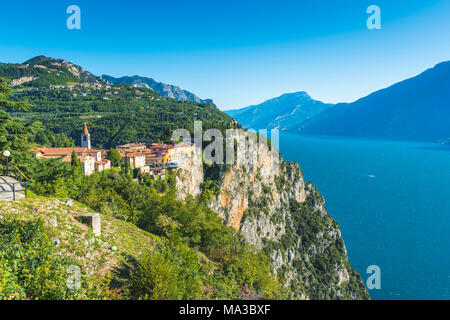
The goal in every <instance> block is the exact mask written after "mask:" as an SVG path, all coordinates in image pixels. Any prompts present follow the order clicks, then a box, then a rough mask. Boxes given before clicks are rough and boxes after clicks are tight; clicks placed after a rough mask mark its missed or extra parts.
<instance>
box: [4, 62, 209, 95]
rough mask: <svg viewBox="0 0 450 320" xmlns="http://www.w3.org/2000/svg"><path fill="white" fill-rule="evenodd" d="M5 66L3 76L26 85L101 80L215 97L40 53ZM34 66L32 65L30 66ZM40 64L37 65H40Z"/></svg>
mask: <svg viewBox="0 0 450 320" xmlns="http://www.w3.org/2000/svg"><path fill="white" fill-rule="evenodd" d="M0 66H2V67H3V68H2V69H1V70H0V76H3V77H7V78H10V79H11V80H12V84H13V85H26V86H31V87H46V86H49V85H65V84H67V83H70V82H74V83H79V82H87V83H90V84H99V83H107V82H109V83H111V84H117V83H125V84H131V85H134V86H137V87H144V88H148V89H151V90H153V91H155V92H158V93H159V94H161V95H162V96H163V97H167V98H173V99H176V100H182V101H193V102H198V103H212V102H213V101H212V100H211V99H200V98H199V97H197V96H196V95H195V94H193V93H192V92H189V91H186V90H183V89H181V88H179V87H177V86H174V85H170V84H165V83H162V82H157V81H155V80H153V79H152V78H146V77H141V76H137V75H135V76H132V77H129V76H125V77H121V78H115V77H112V76H108V75H102V76H101V77H99V76H96V75H94V74H92V73H90V72H88V71H86V70H85V69H83V68H82V67H80V66H78V65H76V64H74V63H71V62H69V61H67V60H64V59H55V58H51V57H46V56H43V55H41V56H36V57H34V58H31V59H29V60H27V61H25V62H24V63H22V64H17V63H14V64H5V63H0ZM30 66H31V67H30ZM36 67H37V68H36Z"/></svg>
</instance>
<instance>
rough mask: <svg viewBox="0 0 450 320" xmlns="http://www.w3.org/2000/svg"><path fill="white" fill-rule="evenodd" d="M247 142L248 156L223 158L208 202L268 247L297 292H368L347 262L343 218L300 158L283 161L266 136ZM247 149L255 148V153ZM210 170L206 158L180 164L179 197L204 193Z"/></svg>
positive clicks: (326, 295) (342, 295)
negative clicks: (308, 178) (334, 213)
mask: <svg viewBox="0 0 450 320" xmlns="http://www.w3.org/2000/svg"><path fill="white" fill-rule="evenodd" d="M250 144H251V142H250ZM244 148H245V146H242V145H241V146H239V145H238V147H237V149H235V151H236V153H237V154H238V155H242V154H246V157H245V158H244V159H243V160H244V161H241V162H239V161H237V162H238V163H237V164H233V165H222V166H220V168H221V169H220V178H219V179H220V181H219V182H220V188H219V191H218V192H216V193H215V194H214V196H213V197H212V200H211V201H210V202H209V207H210V208H212V209H213V210H214V211H216V212H217V213H218V214H219V215H220V216H221V217H222V218H223V219H224V223H225V224H226V225H229V226H231V227H233V228H235V229H236V230H239V231H240V232H241V234H242V236H243V237H244V238H245V240H246V241H247V242H249V243H250V244H253V245H255V246H257V247H258V248H260V249H262V250H264V251H265V253H266V254H267V255H268V257H269V258H270V259H271V264H272V268H273V271H274V272H275V273H277V275H279V276H280V278H282V279H283V280H284V283H285V286H286V289H287V290H288V291H289V293H290V295H291V296H292V297H293V298H301V299H367V298H369V295H368V293H367V291H366V289H365V287H364V284H363V282H362V279H361V277H360V275H359V274H358V273H357V272H356V271H355V270H354V269H353V268H352V267H351V266H350V264H349V262H348V259H347V251H346V248H345V244H344V241H343V240H342V237H341V231H340V229H339V226H338V224H337V222H336V221H335V220H333V218H332V217H331V216H330V215H329V214H328V213H327V211H326V209H325V201H324V199H323V197H322V196H321V195H320V194H319V193H318V191H317V190H316V188H315V187H314V186H313V185H312V183H309V182H305V181H304V179H303V176H302V173H301V170H300V167H299V165H298V164H297V163H296V162H285V161H284V160H282V159H281V156H279V153H278V152H272V151H271V150H270V148H269V147H268V145H267V144H264V143H259V144H253V145H250V148H248V146H247V149H244ZM246 150H247V151H248V150H257V152H256V157H255V155H251V154H250V153H248V152H247V153H245V151H246ZM249 155H250V156H249ZM274 156H275V157H274ZM277 156H278V157H279V160H278V161H277V160H276V157H277ZM191 164H192V162H191ZM182 177H184V178H182ZM207 178H208V177H207V174H206V170H205V174H204V167H203V164H202V162H201V161H197V162H196V163H195V165H194V166H192V167H191V168H190V169H189V168H188V167H182V169H181V170H180V171H179V174H178V178H177V187H178V190H179V193H180V195H181V197H184V196H185V195H186V194H187V193H189V194H192V195H193V196H196V195H199V194H201V193H202V192H203V191H204V190H202V182H203V181H204V179H207Z"/></svg>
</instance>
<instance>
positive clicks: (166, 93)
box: [102, 74, 213, 103]
mask: <svg viewBox="0 0 450 320" xmlns="http://www.w3.org/2000/svg"><path fill="white" fill-rule="evenodd" d="M102 78H103V79H105V80H106V81H108V82H110V83H127V84H131V85H134V86H137V87H143V88H148V89H152V90H154V91H156V92H158V93H160V94H161V95H162V96H163V97H167V98H173V99H177V100H182V101H195V102H200V103H212V102H213V101H212V100H211V99H200V98H199V97H197V96H196V95H195V94H193V93H192V92H189V91H186V90H183V89H181V88H180V87H177V86H174V85H170V84H165V83H162V82H157V81H155V80H153V79H152V78H146V77H141V76H138V75H135V76H132V77H129V76H125V77H121V78H115V77H112V76H108V75H106V74H105V75H102Z"/></svg>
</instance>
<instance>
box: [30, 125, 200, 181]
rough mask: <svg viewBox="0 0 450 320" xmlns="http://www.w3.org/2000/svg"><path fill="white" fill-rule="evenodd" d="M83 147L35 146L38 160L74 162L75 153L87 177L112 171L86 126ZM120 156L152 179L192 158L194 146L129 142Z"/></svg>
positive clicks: (82, 141)
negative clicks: (95, 146) (49, 159)
mask: <svg viewBox="0 0 450 320" xmlns="http://www.w3.org/2000/svg"><path fill="white" fill-rule="evenodd" d="M80 145H81V147H73V148H47V147H35V148H33V149H31V151H33V152H35V154H36V158H38V159H39V158H47V159H48V158H61V161H64V162H71V161H72V153H73V152H75V153H76V155H77V157H78V159H79V160H80V161H81V163H82V165H83V172H84V174H85V175H90V174H92V173H94V172H100V171H103V170H107V169H110V168H111V161H110V160H109V159H107V158H106V157H107V155H108V151H107V150H97V149H92V148H91V135H90V133H89V130H88V128H87V125H86V123H85V124H84V126H83V130H82V132H81V143H80ZM116 149H117V151H118V152H119V153H120V155H121V162H122V163H123V164H125V162H126V161H128V163H129V165H130V167H131V168H132V169H136V170H138V174H139V175H143V174H148V175H150V176H152V177H162V176H163V175H164V169H167V168H177V167H178V166H179V164H180V162H181V161H182V160H183V159H184V158H188V157H192V155H193V152H194V145H193V144H192V143H178V144H174V145H173V144H160V143H152V144H151V145H149V146H147V145H146V144H145V143H128V144H124V145H120V146H117V147H116Z"/></svg>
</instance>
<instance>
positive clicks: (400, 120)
mask: <svg viewBox="0 0 450 320" xmlns="http://www.w3.org/2000/svg"><path fill="white" fill-rule="evenodd" d="M293 95H294V97H290V98H294V100H296V99H298V101H302V100H303V99H306V101H313V102H314V103H312V104H306V105H304V104H303V105H301V107H300V108H296V107H295V106H294V105H295V103H294V104H293V103H292V100H291V99H287V98H288V97H289V96H290V95H283V96H281V97H278V98H275V99H271V100H268V101H266V102H264V103H262V104H260V105H257V106H250V107H247V108H243V109H240V110H230V111H226V112H227V113H228V114H229V115H230V116H232V117H234V118H236V119H237V120H238V121H239V122H241V123H242V124H243V125H244V126H247V125H250V126H252V125H255V124H257V125H258V128H272V127H279V128H280V129H282V130H283V129H284V130H288V131H290V132H293V133H299V134H305V135H322V136H346V137H360V138H372V139H387V140H410V141H432V142H441V143H448V142H449V141H450V61H447V62H442V63H440V64H437V65H436V66H435V67H433V68H430V69H428V70H426V71H425V72H423V73H421V74H419V75H418V76H416V77H413V78H410V79H407V80H404V81H401V82H399V83H396V84H394V85H392V86H390V87H388V88H385V89H382V90H379V91H376V92H374V93H372V94H370V95H368V96H366V97H364V98H361V99H359V100H357V101H355V102H352V103H338V104H336V105H329V104H323V103H321V102H319V101H316V100H312V99H311V98H309V96H308V95H307V94H306V93H300V94H299V93H297V94H293ZM286 96H287V97H286ZM308 98H309V99H311V100H308ZM303 103H305V102H303ZM306 106H308V107H306ZM297 109H299V110H302V111H303V113H302V116H303V117H298V115H296V113H297V112H298V111H296V110H297ZM311 109H312V110H311ZM305 110H309V116H308V115H307V114H306V112H305ZM294 111H295V112H294ZM291 113H292V116H291V115H290V114H291Z"/></svg>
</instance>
